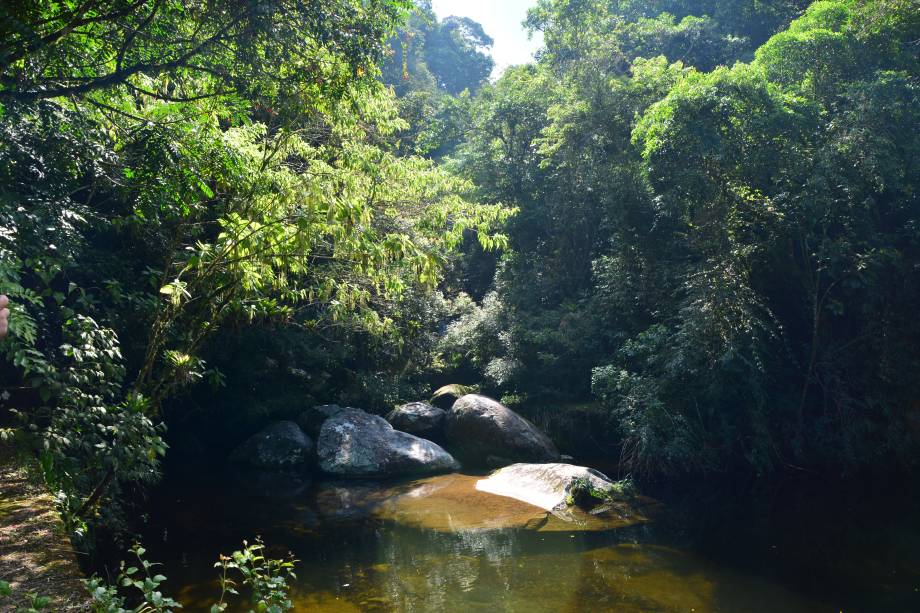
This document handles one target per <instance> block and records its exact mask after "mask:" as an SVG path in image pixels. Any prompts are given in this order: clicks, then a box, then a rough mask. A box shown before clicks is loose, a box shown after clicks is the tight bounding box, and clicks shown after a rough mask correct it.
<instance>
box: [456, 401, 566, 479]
mask: <svg viewBox="0 0 920 613" xmlns="http://www.w3.org/2000/svg"><path fill="white" fill-rule="evenodd" d="M446 436H447V443H448V447H449V448H450V449H451V451H453V452H454V453H455V454H456V455H457V457H458V458H460V460H461V461H463V462H464V463H468V464H473V465H478V466H505V465H507V464H513V463H515V462H554V461H557V460H558V459H559V452H558V451H557V450H556V446H555V445H553V442H552V441H551V440H549V437H547V436H546V435H545V434H543V433H542V432H540V430H538V429H537V427H536V426H534V425H533V424H532V423H530V422H529V421H527V420H526V419H524V418H523V417H521V416H520V415H518V414H517V413H515V412H514V411H512V410H511V409H509V408H508V407H506V406H504V405H502V404H500V403H498V402H496V401H495V400H492V399H491V398H487V397H485V396H480V395H479V394H467V395H466V396H463V397H462V398H460V399H459V400H457V402H455V403H454V406H453V407H452V408H451V410H450V413H448V414H447V430H446Z"/></svg>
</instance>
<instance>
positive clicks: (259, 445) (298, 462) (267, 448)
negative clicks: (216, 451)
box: [230, 421, 313, 470]
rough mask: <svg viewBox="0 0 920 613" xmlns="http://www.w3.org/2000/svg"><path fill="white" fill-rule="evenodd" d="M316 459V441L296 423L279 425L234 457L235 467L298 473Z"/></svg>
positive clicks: (246, 443)
mask: <svg viewBox="0 0 920 613" xmlns="http://www.w3.org/2000/svg"><path fill="white" fill-rule="evenodd" d="M312 457H313V441H311V440H310V437H308V436H307V435H306V434H304V433H303V431H302V430H301V429H300V427H299V426H298V425H297V424H295V423H294V422H292V421H279V422H275V423H273V424H271V425H269V426H266V427H265V428H263V429H262V430H261V431H259V432H258V433H256V434H254V435H252V436H251V437H249V438H248V439H246V441H244V442H243V444H241V445H240V446H239V447H237V448H236V449H235V450H234V451H233V453H231V454H230V461H231V462H233V463H234V464H238V465H242V466H247V467H250V468H260V469H271V470H296V469H301V468H303V467H305V466H306V465H308V464H309V463H310V461H311V459H312Z"/></svg>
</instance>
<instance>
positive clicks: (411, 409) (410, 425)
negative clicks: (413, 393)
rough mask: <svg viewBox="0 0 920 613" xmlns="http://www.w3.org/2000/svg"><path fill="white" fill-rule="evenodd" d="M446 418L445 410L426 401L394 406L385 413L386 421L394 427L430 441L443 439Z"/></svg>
mask: <svg viewBox="0 0 920 613" xmlns="http://www.w3.org/2000/svg"><path fill="white" fill-rule="evenodd" d="M446 420H447V411H445V410H444V409H439V408H438V407H435V406H431V405H430V404H428V403H427V402H410V403H408V404H404V405H402V406H400V407H396V408H395V409H393V410H392V411H391V412H390V414H389V415H387V421H388V422H390V423H391V424H392V425H393V427H394V428H395V429H397V430H401V431H403V432H408V433H409V434H414V435H415V436H420V437H422V438H427V439H429V440H432V441H441V440H443V439H444V425H445V422H446Z"/></svg>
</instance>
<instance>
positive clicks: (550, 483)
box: [476, 464, 623, 511]
mask: <svg viewBox="0 0 920 613" xmlns="http://www.w3.org/2000/svg"><path fill="white" fill-rule="evenodd" d="M476 489H477V490H479V491H480V492H488V493H490V494H495V495H498V496H507V497H508V498H514V499H517V500H521V501H523V502H526V503H528V504H532V505H534V506H537V507H540V508H541V509H546V510H547V511H562V510H565V509H567V508H568V507H570V506H578V507H580V508H586V509H591V508H594V507H596V506H599V505H600V504H603V503H605V502H609V501H611V500H612V499H614V498H617V497H621V496H620V494H621V493H622V491H623V486H622V485H620V484H618V483H615V482H614V481H611V480H610V479H609V478H607V476H606V475H604V474H603V473H601V472H598V471H596V470H594V469H593V468H586V467H584V466H575V465H573V464H512V465H511V466H506V467H505V468H502V469H501V470H497V471H495V472H494V473H492V474H491V475H490V476H489V477H488V478H486V479H481V480H479V481H477V482H476Z"/></svg>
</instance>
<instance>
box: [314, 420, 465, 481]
mask: <svg viewBox="0 0 920 613" xmlns="http://www.w3.org/2000/svg"><path fill="white" fill-rule="evenodd" d="M317 456H318V457H319V465H320V468H322V469H323V471H325V472H327V473H330V474H333V475H343V476H352V477H392V476H399V475H412V474H432V473H439V472H448V471H452V470H458V469H459V468H460V464H459V463H458V462H457V461H456V460H455V459H454V458H453V456H451V455H450V454H449V453H447V452H446V451H444V449H442V448H441V447H440V446H438V445H437V444H435V443H432V442H431V441H428V440H425V439H423V438H419V437H417V436H413V435H411V434H408V433H406V432H400V431H398V430H394V429H393V426H391V425H390V424H389V423H388V422H387V421H386V420H385V419H383V418H382V417H378V416H376V415H370V414H368V413H365V412H364V411H361V410H358V409H345V410H342V411H341V412H340V413H339V414H337V415H335V416H334V417H330V418H329V419H327V420H326V422H325V423H324V424H323V427H322V429H321V430H320V434H319V440H318V441H317Z"/></svg>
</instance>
